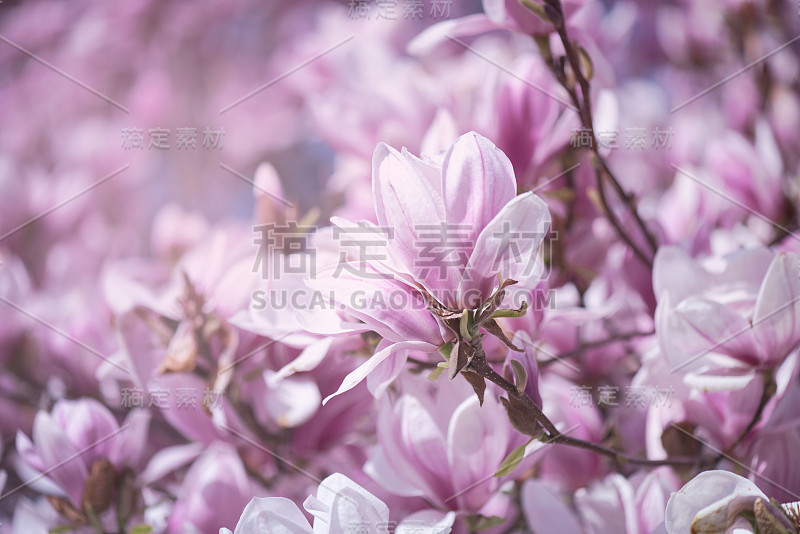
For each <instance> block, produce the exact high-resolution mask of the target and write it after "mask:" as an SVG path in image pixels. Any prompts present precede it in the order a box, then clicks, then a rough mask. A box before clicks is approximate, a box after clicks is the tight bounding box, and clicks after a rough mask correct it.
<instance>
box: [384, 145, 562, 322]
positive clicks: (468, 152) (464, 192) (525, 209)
mask: <svg viewBox="0 0 800 534" xmlns="http://www.w3.org/2000/svg"><path fill="white" fill-rule="evenodd" d="M372 191H373V200H374V203H375V213H376V216H377V219H378V224H379V226H380V227H382V228H388V229H390V231H392V232H393V233H394V234H393V235H394V237H393V238H392V239H390V240H389V244H388V247H387V250H388V253H389V257H390V259H391V260H392V261H393V262H394V266H395V267H396V268H397V269H398V270H399V272H400V273H401V274H406V275H409V276H410V277H411V279H413V281H415V282H418V283H419V284H420V285H422V286H423V287H424V288H425V289H426V290H427V291H428V292H430V293H431V294H432V295H434V296H435V297H437V298H438V299H439V301H440V302H441V303H442V304H444V305H446V306H449V307H452V308H454V309H464V308H468V309H474V308H475V307H477V306H478V305H479V304H480V303H482V302H484V301H485V300H486V299H487V298H489V297H490V296H491V294H492V291H493V290H494V288H495V286H496V283H497V282H496V277H497V275H498V274H500V275H501V276H502V277H503V278H504V279H508V278H513V279H515V280H520V281H521V280H524V279H528V278H531V277H532V276H533V275H538V274H541V273H540V272H538V271H536V270H535V268H534V267H535V266H534V265H533V263H534V259H535V258H534V253H535V251H536V250H537V249H538V247H539V245H540V244H541V242H542V240H543V239H544V237H545V235H546V233H547V232H548V230H549V226H550V215H549V212H548V209H547V205H546V204H545V203H544V201H542V200H541V199H540V198H539V197H537V196H536V195H534V194H533V193H526V194H523V195H520V196H517V195H516V192H517V186H516V180H515V177H514V171H513V168H512V166H511V162H510V161H509V159H508V158H507V157H506V155H505V154H503V152H502V151H500V150H499V149H498V148H497V147H496V146H495V145H494V144H492V143H491V141H489V140H488V139H486V138H485V137H483V136H481V135H479V134H477V133H475V132H470V133H468V134H465V135H462V136H461V137H459V138H458V139H457V140H456V142H455V143H454V144H453V145H452V147H451V148H450V150H448V151H447V153H446V154H445V155H444V158H443V159H442V160H441V161H435V160H432V159H429V158H425V157H423V158H422V159H420V158H417V157H416V156H413V155H411V154H410V153H408V152H407V151H406V150H403V151H400V152H398V151H397V150H395V149H393V148H391V147H389V146H388V145H385V144H381V145H378V147H377V148H376V149H375V154H374V157H373V175H372ZM442 228H444V229H445V230H446V231H450V232H456V235H457V237H454V234H452V233H450V234H446V235H445V236H444V238H445V240H444V241H442V240H441V237H439V236H441V234H439V235H438V236H437V234H436V232H437V230H439V231H441V229H442ZM522 233H524V236H519V235H515V234H522ZM448 236H449V239H448ZM437 239H438V241H437ZM437 245H438V247H439V252H438V253H433V254H432V251H431V247H436V246H437ZM442 249H443V250H442ZM537 281H538V278H537Z"/></svg>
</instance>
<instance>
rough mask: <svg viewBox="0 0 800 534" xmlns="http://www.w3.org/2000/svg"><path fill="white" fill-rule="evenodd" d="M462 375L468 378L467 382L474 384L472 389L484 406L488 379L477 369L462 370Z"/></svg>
mask: <svg viewBox="0 0 800 534" xmlns="http://www.w3.org/2000/svg"><path fill="white" fill-rule="evenodd" d="M461 376H463V377H464V378H466V379H467V382H469V385H470V386H472V389H473V390H474V391H475V394H476V395H477V396H478V402H479V403H480V405H481V406H483V395H484V393H486V380H485V379H484V378H483V377H482V376H481V375H479V374H478V373H476V372H475V371H469V370H465V371H462V372H461Z"/></svg>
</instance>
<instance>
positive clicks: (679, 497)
mask: <svg viewBox="0 0 800 534" xmlns="http://www.w3.org/2000/svg"><path fill="white" fill-rule="evenodd" d="M757 501H759V502H760V503H761V504H760V506H763V508H764V509H765V510H766V511H767V512H769V514H770V515H772V516H773V517H774V518H775V519H776V521H778V522H779V523H780V524H781V525H782V526H783V528H784V529H786V530H785V531H786V532H796V527H795V525H793V524H792V521H791V520H790V519H789V518H788V517H787V516H786V515H785V514H784V512H783V511H782V510H781V508H778V507H777V506H775V505H774V504H773V503H771V502H770V501H769V499H768V498H767V496H766V495H765V494H764V492H762V491H761V490H760V489H759V488H758V486H756V485H755V484H754V483H753V482H751V481H749V480H747V479H746V478H743V477H740V476H739V475H735V474H733V473H730V472H728V471H706V472H704V473H700V474H699V475H697V476H696V477H695V478H693V479H692V480H690V481H689V482H688V483H687V484H686V485H685V486H683V488H681V490H680V491H678V492H677V493H673V494H672V496H671V497H670V499H669V502H667V509H666V513H665V515H666V517H665V521H664V526H665V527H666V530H667V532H668V533H669V534H684V533H686V532H690V531H691V532H707V533H709V534H715V533H718V534H723V533H729V532H731V533H734V532H735V533H742V534H744V533H747V532H755V531H754V529H753V527H752V525H751V523H750V522H749V521H748V520H747V519H745V518H744V517H742V516H741V515H740V514H741V513H742V512H751V513H752V512H753V510H754V508H755V507H756V506H758V505H757V504H756V503H757ZM796 504H797V503H792V504H790V505H788V506H787V505H783V507H782V508H783V509H787V508H789V507H791V508H792V509H796ZM775 532H778V530H775Z"/></svg>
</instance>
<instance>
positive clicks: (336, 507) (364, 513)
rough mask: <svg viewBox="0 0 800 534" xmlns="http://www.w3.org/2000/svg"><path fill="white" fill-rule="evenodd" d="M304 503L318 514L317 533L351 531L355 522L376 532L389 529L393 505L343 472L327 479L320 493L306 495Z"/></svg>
mask: <svg viewBox="0 0 800 534" xmlns="http://www.w3.org/2000/svg"><path fill="white" fill-rule="evenodd" d="M303 506H304V508H305V509H306V510H307V511H308V512H309V513H311V514H312V515H313V516H314V534H339V533H343V532H349V531H350V530H351V529H352V528H353V526H354V525H364V526H366V527H367V530H368V531H369V532H375V533H376V534H388V532H389V531H388V529H387V522H388V521H389V508H388V507H387V506H386V505H385V504H384V503H383V501H381V500H380V499H378V498H377V497H375V496H374V495H372V494H371V493H370V492H368V491H367V490H365V489H364V488H362V487H361V486H359V485H358V484H356V483H355V482H353V481H352V480H350V479H349V478H347V477H346V476H344V475H342V474H340V473H334V474H332V475H331V476H329V477H328V478H326V479H325V480H323V481H322V483H320V485H319V488H318V489H317V495H316V497H309V498H308V499H306V501H305V503H303Z"/></svg>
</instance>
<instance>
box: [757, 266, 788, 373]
mask: <svg viewBox="0 0 800 534" xmlns="http://www.w3.org/2000/svg"><path fill="white" fill-rule="evenodd" d="M753 328H754V330H755V332H756V336H757V337H758V340H759V341H760V347H761V350H762V361H763V363H778V362H780V361H782V360H783V358H784V357H785V356H786V354H787V353H788V352H789V351H790V350H792V349H793V348H794V347H795V345H797V342H798V340H800V258H798V257H797V256H796V255H794V254H789V253H785V254H781V255H779V256H778V257H776V258H775V259H774V261H773V262H772V264H771V265H770V267H769V270H768V271H767V275H766V277H765V278H764V281H763V283H762V284H761V289H760V291H759V294H758V299H757V300H756V307H755V312H754V314H753Z"/></svg>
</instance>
